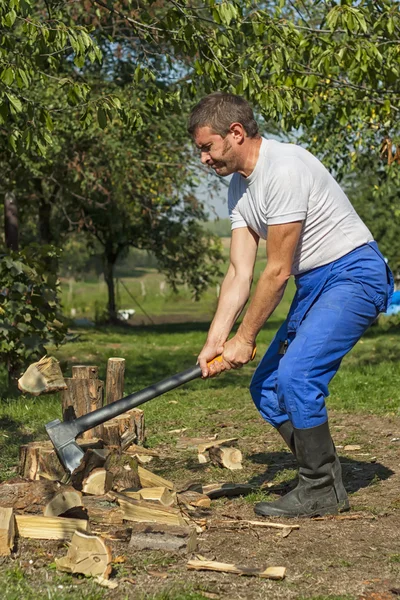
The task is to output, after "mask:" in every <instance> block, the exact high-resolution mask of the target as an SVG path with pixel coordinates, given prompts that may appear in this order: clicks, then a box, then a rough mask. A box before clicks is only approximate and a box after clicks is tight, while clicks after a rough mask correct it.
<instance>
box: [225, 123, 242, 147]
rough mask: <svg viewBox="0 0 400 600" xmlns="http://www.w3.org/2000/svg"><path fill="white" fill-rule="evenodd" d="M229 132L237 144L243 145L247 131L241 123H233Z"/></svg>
mask: <svg viewBox="0 0 400 600" xmlns="http://www.w3.org/2000/svg"><path fill="white" fill-rule="evenodd" d="M229 131H230V133H231V134H232V137H233V139H234V140H235V142H236V143H237V144H243V142H244V139H245V137H246V131H245V129H244V127H243V125H242V124H241V123H232V124H231V126H230V127H229Z"/></svg>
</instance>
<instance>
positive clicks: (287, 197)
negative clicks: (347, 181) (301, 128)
mask: <svg viewBox="0 0 400 600" xmlns="http://www.w3.org/2000/svg"><path fill="white" fill-rule="evenodd" d="M270 169H271V175H270V181H269V184H268V187H267V190H266V196H265V206H264V207H263V209H264V211H265V213H264V214H265V219H266V224H267V225H280V224H282V223H292V222H294V221H304V220H305V218H306V216H307V209H308V201H309V197H310V191H311V186H312V177H311V173H310V172H309V170H308V168H307V167H306V165H305V164H304V163H303V162H302V161H301V160H299V159H297V158H294V157H289V158H288V159H287V161H285V162H283V161H279V162H275V163H273V164H272V165H271V166H270Z"/></svg>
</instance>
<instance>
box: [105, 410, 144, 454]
mask: <svg viewBox="0 0 400 600" xmlns="http://www.w3.org/2000/svg"><path fill="white" fill-rule="evenodd" d="M103 440H104V443H105V445H106V446H114V447H116V448H120V449H121V450H126V449H127V448H129V446H131V445H132V444H137V445H140V444H143V443H144V412H143V411H142V410H140V409H139V408H133V409H132V410H130V411H127V412H126V413H124V414H122V415H119V416H118V417H115V419H111V420H110V421H108V422H107V423H105V424H104V426H103Z"/></svg>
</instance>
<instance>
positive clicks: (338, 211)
mask: <svg viewBox="0 0 400 600" xmlns="http://www.w3.org/2000/svg"><path fill="white" fill-rule="evenodd" d="M228 207H229V215H230V218H231V223H232V229H236V228H238V227H246V226H248V227H250V228H251V229H252V230H253V231H255V232H256V233H257V234H258V235H259V236H260V237H261V238H262V239H264V240H265V239H266V238H267V232H268V225H276V224H281V223H291V222H294V221H304V223H303V229H302V233H301V237H300V240H299V244H298V246H297V249H296V254H295V257H294V261H293V265H292V274H293V275H297V274H299V273H304V272H305V271H309V270H310V269H314V268H315V267H320V266H322V265H326V264H327V263H330V262H332V261H333V260H336V259H338V258H340V257H341V256H344V255H345V254H347V253H348V252H350V251H351V250H354V248H358V246H361V245H362V244H366V243H368V242H371V241H372V240H373V236H372V234H371V232H370V231H369V229H368V228H367V227H366V226H365V225H364V223H363V222H362V220H361V219H360V217H359V216H358V215H357V213H356V211H355V210H354V208H353V206H352V205H351V203H350V201H349V199H348V198H347V196H346V194H345V193H344V192H343V190H342V189H341V188H340V186H339V184H338V183H337V182H336V181H335V180H334V178H333V177H332V175H331V174H330V173H329V171H328V170H327V169H326V168H325V167H324V166H323V164H322V163H321V162H320V161H319V160H318V159H317V158H316V157H315V156H313V155H312V154H310V153H309V152H308V151H307V150H305V149H304V148H301V147H300V146H296V145H295V144H284V143H281V142H277V141H275V140H267V139H264V138H263V139H262V143H261V146H260V154H259V157H258V160H257V164H256V166H255V169H254V171H253V172H252V173H251V175H250V176H249V177H247V178H246V177H243V176H242V175H240V174H239V173H235V174H234V175H233V177H232V179H231V182H230V185H229V193H228Z"/></svg>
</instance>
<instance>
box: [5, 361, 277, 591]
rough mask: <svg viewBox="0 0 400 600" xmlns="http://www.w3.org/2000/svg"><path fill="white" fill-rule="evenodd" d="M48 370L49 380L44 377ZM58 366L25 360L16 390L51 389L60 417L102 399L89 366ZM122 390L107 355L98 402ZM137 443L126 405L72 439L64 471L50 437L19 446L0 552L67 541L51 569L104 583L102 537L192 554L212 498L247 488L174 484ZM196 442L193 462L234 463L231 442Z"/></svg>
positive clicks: (140, 439) (138, 416)
mask: <svg viewBox="0 0 400 600" xmlns="http://www.w3.org/2000/svg"><path fill="white" fill-rule="evenodd" d="M46 361H47V362H46ZM49 361H50V363H51V364H50V363H49ZM46 369H50V371H51V372H52V376H51V377H48V376H47V375H48V374H45V375H43V373H44V372H45V371H46ZM57 369H59V365H58V363H57V361H55V360H54V359H47V358H46V359H44V361H40V362H39V363H36V365H31V367H30V368H29V369H28V371H27V372H26V374H28V375H29V377H28V381H27V380H26V378H25V380H24V377H23V378H21V380H20V382H19V385H20V388H21V389H29V391H30V392H31V393H44V392H46V391H49V389H51V391H53V392H54V391H55V390H56V389H57V387H58V389H59V391H60V393H61V403H62V410H63V416H64V418H65V419H69V418H75V417H79V416H81V415H83V414H86V413H87V412H89V411H92V410H95V409H96V408H99V407H100V406H102V405H103V390H104V385H103V382H102V381H100V380H99V379H98V370H97V368H96V367H88V366H75V367H73V369H72V378H70V379H64V378H63V377H62V375H61V371H60V372H59V373H58V374H57V373H56V370H57ZM26 374H25V375H26ZM48 380H51V385H47V383H46V381H48ZM38 382H39V383H38ZM38 390H40V391H39V392H38ZM123 393H124V361H123V359H109V362H108V369H107V380H106V402H107V403H109V402H113V401H115V400H117V399H119V398H121V397H123ZM144 441H145V425H144V415H143V411H141V410H139V409H133V410H131V411H129V412H127V413H125V414H124V415H121V416H120V417H117V418H116V419H113V420H111V421H109V422H108V423H106V424H104V425H103V426H100V427H97V428H96V430H92V431H90V432H85V433H84V434H83V436H82V438H81V439H78V443H79V444H80V446H81V447H82V448H83V449H84V450H85V455H84V457H83V460H82V462H81V464H80V466H79V467H78V468H77V469H76V470H75V471H74V472H73V473H72V474H69V473H67V472H66V471H65V470H64V468H63V467H62V465H61V463H60V461H59V460H58V458H57V455H56V453H55V451H54V449H53V447H52V444H51V442H49V441H44V442H32V443H29V444H26V445H24V446H22V447H21V449H20V464H19V474H20V477H18V478H15V479H12V480H9V481H6V482H4V483H2V484H0V555H3V556H4V555H8V554H10V553H11V552H12V550H13V548H14V547H15V538H16V537H18V536H19V537H27V538H34V539H48V540H50V539H53V540H54V539H57V540H69V542H70V544H69V549H68V553H67V555H66V556H64V557H63V558H60V559H58V560H57V561H56V564H57V568H58V569H60V570H64V571H67V572H70V573H84V574H86V575H92V576H96V577H98V578H99V582H100V583H102V584H103V585H104V584H105V583H107V580H108V577H109V575H110V573H111V562H112V554H111V549H110V545H109V544H110V541H112V540H118V541H126V542H129V547H130V548H134V549H161V550H165V551H173V552H185V553H192V552H194V550H195V549H196V546H197V536H198V534H199V533H201V532H202V531H204V530H205V529H206V526H207V516H208V514H209V509H210V505H211V500H212V499H213V498H218V497H220V496H222V495H224V496H237V495H240V494H245V493H249V492H250V491H252V489H253V488H252V487H251V486H249V485H246V484H244V485H238V484H213V485H209V486H202V485H201V484H193V483H191V484H187V485H181V486H180V487H179V486H175V485H174V483H172V482H171V481H168V480H167V479H164V478H163V477H160V476H159V475H156V474H155V473H152V472H151V471H149V470H148V468H145V467H144V466H143V464H146V466H147V463H148V462H150V461H151V460H153V459H155V458H156V457H158V458H162V457H161V456H160V455H159V453H158V452H157V451H156V450H149V449H147V448H145V447H144V446H143V444H144ZM198 441H199V440H195V444H196V445H197V449H198V455H199V457H200V455H202V456H203V457H204V458H202V459H200V458H199V460H201V461H202V462H203V461H206V460H207V461H208V460H211V461H213V462H215V464H221V465H223V464H224V462H226V461H227V464H226V465H225V466H227V467H228V468H234V469H235V468H238V466H237V465H238V464H240V462H241V455H240V452H239V450H237V449H235V448H231V444H232V443H235V441H236V440H235V439H228V440H220V441H218V440H211V441H206V442H205V441H204V440H200V441H202V442H203V444H198V443H197V442H198ZM204 442H205V443H204ZM239 468H240V467H239ZM191 568H194V567H193V565H192V567H191ZM263 576H266V575H263ZM107 584H109V582H108V583H107Z"/></svg>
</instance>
